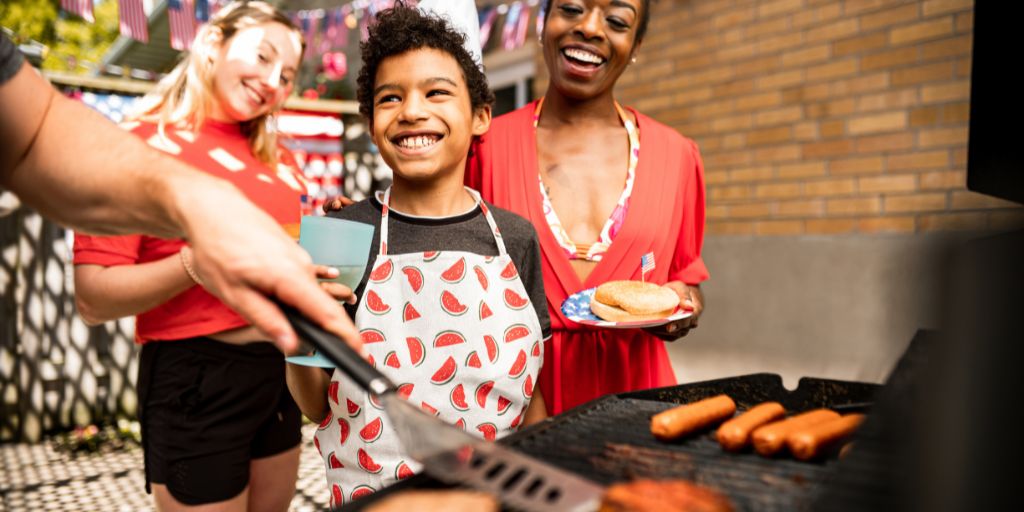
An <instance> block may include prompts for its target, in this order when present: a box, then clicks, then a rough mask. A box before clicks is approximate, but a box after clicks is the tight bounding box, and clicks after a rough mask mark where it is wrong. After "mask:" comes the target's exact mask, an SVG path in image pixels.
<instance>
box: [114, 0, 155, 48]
mask: <svg viewBox="0 0 1024 512" xmlns="http://www.w3.org/2000/svg"><path fill="white" fill-rule="evenodd" d="M117 8H118V13H119V17H120V18H121V20H120V28H121V35H123V36H125V37H130V38H132V39H135V40H136V41H142V42H143V43H148V42H149V20H147V19H146V12H145V11H144V10H143V9H142V0H117Z"/></svg>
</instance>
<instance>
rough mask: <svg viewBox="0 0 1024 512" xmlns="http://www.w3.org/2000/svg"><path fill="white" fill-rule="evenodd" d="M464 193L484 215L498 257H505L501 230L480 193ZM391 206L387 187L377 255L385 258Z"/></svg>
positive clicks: (389, 188)
mask: <svg viewBox="0 0 1024 512" xmlns="http://www.w3.org/2000/svg"><path fill="white" fill-rule="evenodd" d="M466 192H469V195H470V196H472V197H473V200H474V201H476V204H477V205H479V206H480V211H481V212H483V214H484V219H487V225H489V226H490V227H491V234H493V235H494V243H495V244H496V245H497V246H498V255H500V256H505V255H506V254H508V251H507V250H506V249H505V240H504V239H503V238H502V237H501V230H499V229H498V225H497V224H496V223H495V222H494V216H492V215H491V209H490V208H488V207H487V204H486V203H484V201H483V199H481V198H480V193H479V192H477V191H476V190H473V189H471V188H469V187H466ZM390 204H391V187H388V188H387V190H385V191H384V200H383V201H382V204H381V209H380V249H379V254H380V255H381V256H387V254H388V212H389V211H390V210H391V208H390V207H389V206H388V205H390Z"/></svg>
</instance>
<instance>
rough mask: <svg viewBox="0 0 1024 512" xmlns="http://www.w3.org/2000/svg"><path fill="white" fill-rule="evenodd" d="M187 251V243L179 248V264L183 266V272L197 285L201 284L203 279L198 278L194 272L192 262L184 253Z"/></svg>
mask: <svg viewBox="0 0 1024 512" xmlns="http://www.w3.org/2000/svg"><path fill="white" fill-rule="evenodd" d="M188 251H189V248H188V246H187V245H183V246H181V250H180V251H178V255H179V256H181V266H183V267H185V273H186V274H188V276H189V277H191V278H192V280H193V281H195V282H196V284H198V285H199V286H202V285H203V280H202V279H200V278H199V274H198V273H196V269H194V268H192V263H191V262H189V258H188V256H186V255H185V253H186V252H188Z"/></svg>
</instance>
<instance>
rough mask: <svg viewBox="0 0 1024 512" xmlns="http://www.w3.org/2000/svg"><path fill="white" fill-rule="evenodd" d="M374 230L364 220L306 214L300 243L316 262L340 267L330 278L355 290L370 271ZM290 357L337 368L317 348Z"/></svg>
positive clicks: (295, 360) (307, 362)
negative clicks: (334, 275)
mask: <svg viewBox="0 0 1024 512" xmlns="http://www.w3.org/2000/svg"><path fill="white" fill-rule="evenodd" d="M373 231H374V227H373V226H371V225H369V224H363V223H362V222H353V221H349V220H342V219H335V218H333V217H314V216H305V217H302V225H301V227H300V228H299V245H300V246H302V248H303V249H305V250H306V252H308V253H309V255H310V257H312V258H313V263H316V264H317V265H325V266H328V267H334V268H336V269H338V274H339V275H338V277H336V278H334V279H330V280H329V281H334V282H337V283H341V284H343V285H345V286H348V287H349V288H351V289H353V290H355V289H356V287H357V286H359V282H360V281H361V280H362V279H363V274H364V273H365V272H366V260H367V258H369V256H370V244H371V243H373ZM287 361H288V362H289V363H293V364H299V365H303V366H319V367H321V368H334V365H333V364H332V363H331V362H330V361H328V360H327V359H326V358H324V357H322V356H321V355H320V354H318V353H316V352H314V353H313V354H311V355H308V356H295V357H289V358H287Z"/></svg>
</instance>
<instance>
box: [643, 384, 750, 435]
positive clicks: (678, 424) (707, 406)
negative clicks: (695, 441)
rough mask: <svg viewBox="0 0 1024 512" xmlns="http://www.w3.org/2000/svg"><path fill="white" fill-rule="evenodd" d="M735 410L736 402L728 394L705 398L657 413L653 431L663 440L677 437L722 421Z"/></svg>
mask: <svg viewBox="0 0 1024 512" xmlns="http://www.w3.org/2000/svg"><path fill="white" fill-rule="evenodd" d="M735 412H736V403H735V402H733V401H732V398H729V397H728V396H726V395H718V396H714V397H711V398H705V399H704V400H700V401H697V402H693V403H691V404H687V405H681V406H679V407H673V408H671V409H669V410H667V411H664V412H660V413H658V414H655V415H654V416H653V417H652V418H651V433H652V434H654V437H657V438H658V439H661V440H662V441H666V440H670V439H675V438H677V437H681V436H684V435H686V434H689V433H692V432H696V431H697V430H700V429H702V428H704V427H707V426H709V425H712V424H714V423H716V422H719V421H722V420H724V419H726V418H728V417H730V416H732V415H733V413H735Z"/></svg>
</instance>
